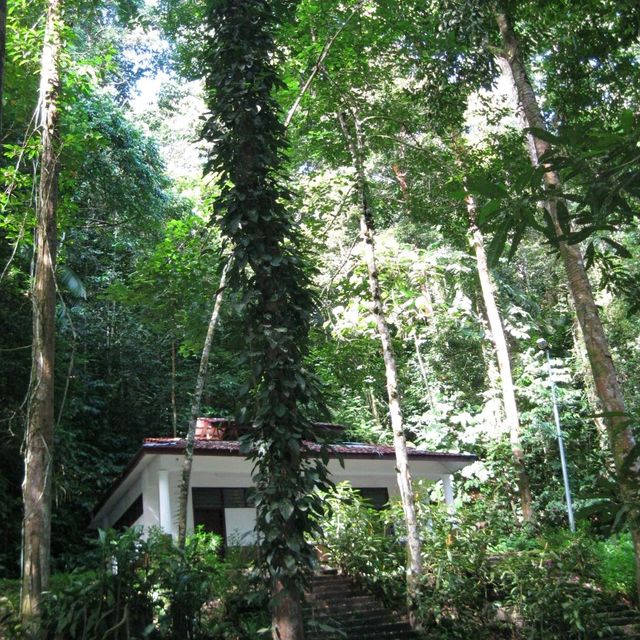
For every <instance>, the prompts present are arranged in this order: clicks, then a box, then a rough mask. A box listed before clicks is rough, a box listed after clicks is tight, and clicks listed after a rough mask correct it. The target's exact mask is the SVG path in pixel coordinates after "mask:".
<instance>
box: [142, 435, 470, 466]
mask: <svg viewBox="0 0 640 640" xmlns="http://www.w3.org/2000/svg"><path fill="white" fill-rule="evenodd" d="M304 444H305V445H306V446H307V447H308V449H309V450H310V451H314V452H319V451H320V445H319V444H317V443H315V442H305V443H304ZM185 447H186V440H184V439H183V438H146V439H145V441H144V443H143V445H142V450H143V451H144V452H148V453H172V452H174V451H180V452H181V451H184V449H185ZM327 449H328V450H329V454H333V455H334V456H335V457H338V456H342V457H343V458H371V459H376V458H395V455H396V454H395V449H394V448H393V447H392V446H389V445H385V444H365V443H362V442H340V443H335V444H329V445H327ZM194 452H195V453H196V454H203V455H220V456H225V455H227V456H239V455H241V454H240V443H239V442H238V441H237V440H196V441H195V449H194ZM408 454H409V458H415V459H428V460H461V461H468V462H473V461H474V460H476V459H477V458H476V456H474V455H470V454H465V453H448V452H440V451H424V450H423V449H416V448H414V447H408Z"/></svg>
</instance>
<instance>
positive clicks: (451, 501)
mask: <svg viewBox="0 0 640 640" xmlns="http://www.w3.org/2000/svg"><path fill="white" fill-rule="evenodd" d="M442 487H443V488H444V501H445V503H446V504H447V506H448V507H449V513H451V514H454V513H455V512H456V503H455V495H454V492H453V476H452V475H446V476H442Z"/></svg>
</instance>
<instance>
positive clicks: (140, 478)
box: [94, 454, 464, 545]
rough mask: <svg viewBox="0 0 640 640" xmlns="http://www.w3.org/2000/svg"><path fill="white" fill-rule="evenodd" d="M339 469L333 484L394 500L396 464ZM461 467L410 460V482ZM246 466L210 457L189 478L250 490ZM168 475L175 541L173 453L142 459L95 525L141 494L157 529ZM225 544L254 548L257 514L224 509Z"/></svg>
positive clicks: (177, 473)
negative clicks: (163, 478)
mask: <svg viewBox="0 0 640 640" xmlns="http://www.w3.org/2000/svg"><path fill="white" fill-rule="evenodd" d="M344 463H345V466H344V468H342V466H341V465H340V463H339V462H338V461H337V460H331V461H330V462H329V467H328V469H329V473H330V476H331V478H332V480H333V481H334V482H336V483H338V482H342V481H344V480H347V481H349V482H350V483H351V484H352V485H353V486H354V487H362V488H383V487H384V488H386V489H387V491H388V492H389V497H394V496H397V495H398V486H397V482H396V472H395V460H393V459H388V458H380V459H373V460H370V459H346V460H345V461H344ZM462 466H464V465H462V464H460V463H453V468H451V467H450V466H449V463H448V462H447V461H440V460H412V461H411V473H412V476H413V478H414V480H418V479H427V480H431V481H437V480H441V479H442V478H443V477H444V476H446V475H448V474H450V473H452V472H453V471H455V470H456V469H457V468H461V467H462ZM251 469H252V465H251V463H250V462H248V461H246V460H244V459H242V458H240V457H238V456H208V455H198V456H195V457H194V461H193V470H192V475H191V486H192V487H250V486H252V483H251ZM161 471H163V472H166V474H167V478H168V482H169V502H170V510H171V513H170V516H171V517H170V522H171V526H170V529H171V531H170V533H171V534H172V535H173V536H174V537H176V536H177V523H178V498H179V484H180V477H181V473H182V455H176V454H148V455H145V456H144V457H143V458H142V460H141V461H140V462H139V463H138V465H137V467H136V468H135V469H134V470H133V471H132V473H131V474H130V476H129V477H128V478H127V480H126V481H125V482H124V483H123V484H122V485H121V486H120V487H119V488H118V490H117V491H116V493H115V494H114V495H113V496H112V497H111V498H110V499H109V500H108V501H107V503H106V504H105V508H104V509H103V510H102V511H101V513H100V514H99V519H96V521H95V522H94V524H96V526H102V527H106V526H111V525H113V524H114V523H115V522H116V521H117V520H118V518H119V517H120V516H121V515H122V514H123V513H124V511H125V510H126V509H127V508H128V507H129V505H130V504H131V503H132V502H133V500H135V498H136V497H137V496H138V495H140V493H142V494H143V515H142V518H141V524H143V525H144V528H145V530H148V529H149V528H151V527H157V526H160V524H161V505H160V499H159V498H160V493H159V477H160V475H161V474H160V472H161ZM187 514H188V515H187V530H188V531H189V532H191V531H193V506H192V503H191V492H189V503H188V507H187ZM225 519H226V531H227V544H237V540H238V539H239V538H241V544H245V545H246V544H252V542H253V541H254V537H253V527H254V525H255V510H254V509H250V508H243V509H225Z"/></svg>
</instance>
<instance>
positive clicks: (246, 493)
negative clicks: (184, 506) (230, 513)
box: [191, 487, 253, 509]
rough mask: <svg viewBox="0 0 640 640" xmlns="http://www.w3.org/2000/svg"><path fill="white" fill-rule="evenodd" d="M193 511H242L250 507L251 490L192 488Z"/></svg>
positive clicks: (239, 488)
mask: <svg viewBox="0 0 640 640" xmlns="http://www.w3.org/2000/svg"><path fill="white" fill-rule="evenodd" d="M191 495H192V498H193V508H194V509H242V508H244V507H252V506H253V503H252V501H251V489H249V488H245V487H225V488H213V487H194V488H193V489H192V493H191Z"/></svg>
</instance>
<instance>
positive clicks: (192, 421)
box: [178, 258, 232, 549]
mask: <svg viewBox="0 0 640 640" xmlns="http://www.w3.org/2000/svg"><path fill="white" fill-rule="evenodd" d="M231 263H232V259H231V258H229V260H228V261H227V263H226V264H225V266H224V269H223V270H222V276H221V277H220V284H219V285H218V290H217V291H216V294H215V297H214V303H213V311H212V312H211V317H210V318H209V326H208V328H207V335H206V337H205V339H204V346H203V347H202V355H201V356H200V368H199V369H198V377H197V378H196V388H195V391H194V393H193V398H192V399H191V414H190V416H189V431H188V432H187V446H186V447H185V450H184V458H183V461H182V482H181V483H180V496H179V498H178V547H179V548H180V549H184V545H185V542H186V539H187V505H188V503H189V485H190V483H191V469H192V467H193V449H194V446H195V441H196V424H197V422H198V417H199V416H200V404H201V403H202V391H203V389H204V383H205V381H206V379H207V368H208V367H209V354H210V353H211V345H212V344H213V335H214V333H215V330H216V327H217V326H218V319H219V318H220V309H221V308H222V298H223V294H224V290H225V287H226V286H227V277H228V275H229V270H230V269H231Z"/></svg>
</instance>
